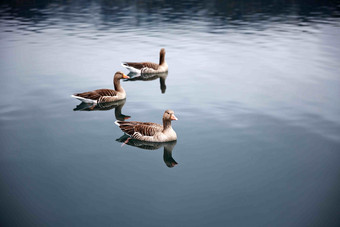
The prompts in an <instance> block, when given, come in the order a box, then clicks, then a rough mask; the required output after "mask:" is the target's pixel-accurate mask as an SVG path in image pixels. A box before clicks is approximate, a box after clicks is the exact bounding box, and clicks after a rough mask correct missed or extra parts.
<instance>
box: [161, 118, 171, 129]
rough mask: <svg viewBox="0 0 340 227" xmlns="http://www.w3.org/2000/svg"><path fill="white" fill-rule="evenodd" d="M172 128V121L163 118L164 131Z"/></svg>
mask: <svg viewBox="0 0 340 227" xmlns="http://www.w3.org/2000/svg"><path fill="white" fill-rule="evenodd" d="M168 129H171V121H170V120H167V119H163V131H165V130H168Z"/></svg>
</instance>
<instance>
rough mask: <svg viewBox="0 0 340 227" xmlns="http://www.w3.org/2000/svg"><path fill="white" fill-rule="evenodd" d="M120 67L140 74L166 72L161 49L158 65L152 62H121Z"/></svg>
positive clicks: (166, 65)
mask: <svg viewBox="0 0 340 227" xmlns="http://www.w3.org/2000/svg"><path fill="white" fill-rule="evenodd" d="M122 66H123V67H125V68H127V69H128V70H129V71H130V72H133V73H140V74H149V73H163V72H167V71H168V64H167V63H166V61H165V49H164V48H162V49H161V51H160V53H159V64H157V63H153V62H123V63H122Z"/></svg>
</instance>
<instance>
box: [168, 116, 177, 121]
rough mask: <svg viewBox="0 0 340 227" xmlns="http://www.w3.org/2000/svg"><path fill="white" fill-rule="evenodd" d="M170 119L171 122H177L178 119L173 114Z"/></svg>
mask: <svg viewBox="0 0 340 227" xmlns="http://www.w3.org/2000/svg"><path fill="white" fill-rule="evenodd" d="M170 119H171V120H174V121H177V120H178V118H177V117H176V116H175V115H174V114H172V115H171V117H170Z"/></svg>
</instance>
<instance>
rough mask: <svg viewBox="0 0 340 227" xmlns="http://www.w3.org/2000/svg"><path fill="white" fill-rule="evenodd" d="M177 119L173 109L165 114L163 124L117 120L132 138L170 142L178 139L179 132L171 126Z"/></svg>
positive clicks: (120, 126)
mask: <svg viewBox="0 0 340 227" xmlns="http://www.w3.org/2000/svg"><path fill="white" fill-rule="evenodd" d="M172 120H177V118H176V117H175V115H174V112H173V111H172V110H166V111H165V112H164V115H163V125H160V124H157V123H152V122H140V121H116V122H115V123H116V124H117V125H118V126H119V128H120V129H121V130H122V131H123V132H125V133H126V134H128V135H129V136H131V138H134V139H137V140H142V141H149V142H168V141H174V140H177V134H176V132H175V131H174V130H173V129H172V127H171V121H172Z"/></svg>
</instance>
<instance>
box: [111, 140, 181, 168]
mask: <svg viewBox="0 0 340 227" xmlns="http://www.w3.org/2000/svg"><path fill="white" fill-rule="evenodd" d="M128 138H130V137H129V136H128V135H126V134H124V135H123V136H121V137H119V138H118V139H116V141H118V142H120V143H123V144H127V145H130V146H133V147H138V148H140V149H144V150H158V149H159V148H161V147H164V153H163V161H164V163H165V164H166V166H167V167H169V168H172V167H174V166H175V165H177V164H178V163H177V162H176V161H175V160H174V159H173V158H172V150H173V149H174V147H175V145H176V143H177V141H176V140H175V141H171V142H164V143H155V142H146V141H141V140H136V139H130V140H128V141H127V139H128ZM126 141H127V142H126Z"/></svg>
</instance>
